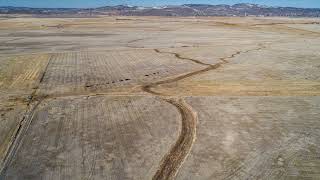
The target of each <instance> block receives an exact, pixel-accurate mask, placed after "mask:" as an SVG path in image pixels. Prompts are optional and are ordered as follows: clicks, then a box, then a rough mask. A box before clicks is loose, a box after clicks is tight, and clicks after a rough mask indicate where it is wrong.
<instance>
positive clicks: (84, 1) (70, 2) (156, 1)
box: [0, 0, 320, 8]
mask: <svg viewBox="0 0 320 180" xmlns="http://www.w3.org/2000/svg"><path fill="white" fill-rule="evenodd" d="M236 3H255V4H263V5H269V6H290V7H305V8H320V0H171V1H170V0H0V6H20V7H21V6H23V7H66V8H70V7H77V8H91V7H101V6H107V5H119V4H126V5H138V6H159V5H179V4H236Z"/></svg>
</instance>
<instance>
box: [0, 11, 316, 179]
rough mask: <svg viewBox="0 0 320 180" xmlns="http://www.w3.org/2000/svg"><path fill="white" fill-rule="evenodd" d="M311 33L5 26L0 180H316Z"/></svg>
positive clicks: (1, 35) (132, 24) (280, 25)
mask: <svg viewBox="0 0 320 180" xmlns="http://www.w3.org/2000/svg"><path fill="white" fill-rule="evenodd" d="M319 22H320V20H319V19H307V18H306V19H302V18H300V19H294V18H254V17H248V18H244V17H242V18H238V17H232V18H226V17H210V18H206V17H202V18H200V17H199V18H192V17H188V18H182V17H181V18H178V17H174V18H166V17H104V16H101V17H95V18H32V17H22V16H21V17H18V18H5V17H4V18H1V21H0V42H1V43H0V171H1V172H0V179H10V180H11V179H17V180H18V179H19V180H20V179H30V180H31V179H32V180H34V179H68V180H69V179H121V180H122V179H137V180H141V179H155V180H158V179H159V180H160V179H190V180H191V179H276V180H278V179H320V141H319V139H320V118H319V117H320V51H319V50H320V25H319Z"/></svg>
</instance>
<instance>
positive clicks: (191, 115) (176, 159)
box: [142, 44, 266, 180]
mask: <svg viewBox="0 0 320 180" xmlns="http://www.w3.org/2000/svg"><path fill="white" fill-rule="evenodd" d="M263 48H266V47H265V46H264V45H262V44H259V47H258V48H255V49H250V50H247V51H237V52H236V53H234V54H232V55H230V56H227V57H222V58H220V59H219V60H220V61H221V62H219V63H216V64H207V63H203V62H201V61H200V60H196V59H192V58H186V57H182V55H180V54H178V53H174V52H162V51H160V50H158V49H155V50H154V51H156V52H157V53H167V54H173V55H174V56H175V57H177V58H178V59H181V60H188V61H192V62H194V63H197V64H200V65H205V66H207V67H206V68H204V69H201V70H197V71H193V72H190V73H186V74H183V75H179V76H177V77H174V78H171V79H166V80H161V81H157V82H154V83H151V84H147V85H144V86H142V90H143V91H144V92H147V93H149V94H151V95H154V96H160V98H161V99H162V100H164V101H166V102H168V103H170V104H172V105H174V106H175V107H176V108H177V109H178V110H179V112H180V114H181V121H182V127H181V131H180V135H179V138H178V140H177V141H176V143H175V144H174V145H173V147H172V148H171V149H170V151H169V152H168V154H166V155H165V156H164V158H163V159H162V161H161V163H160V165H159V168H158V170H157V172H156V173H155V175H154V176H153V178H152V179H153V180H167V179H174V178H175V177H176V175H177V173H178V170H179V168H180V167H181V166H182V164H183V162H184V160H185V159H186V158H187V156H188V154H189V153H190V151H191V148H192V145H193V143H194V141H195V139H196V126H197V125H196V124H197V115H196V113H195V112H194V111H193V110H192V108H191V107H190V106H189V105H188V104H187V103H186V102H185V101H184V99H182V98H180V99H178V100H175V99H169V98H165V96H168V95H166V94H163V93H159V92H156V91H154V90H152V88H156V87H158V86H159V85H162V84H168V83H173V82H177V81H180V80H182V79H185V78H188V77H192V76H195V75H199V74H201V73H204V72H208V71H211V70H214V69H217V68H219V67H221V66H222V65H223V64H226V63H229V61H228V59H232V58H234V57H236V56H238V55H240V54H243V53H248V52H251V51H258V50H261V49H263ZM161 96H162V97H161Z"/></svg>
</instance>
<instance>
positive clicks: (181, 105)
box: [153, 99, 197, 180]
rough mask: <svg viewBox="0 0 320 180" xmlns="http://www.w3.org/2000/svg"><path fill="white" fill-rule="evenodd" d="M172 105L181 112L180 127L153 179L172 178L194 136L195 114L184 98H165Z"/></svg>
mask: <svg viewBox="0 0 320 180" xmlns="http://www.w3.org/2000/svg"><path fill="white" fill-rule="evenodd" d="M165 101H167V102H168V103H170V104H172V105H174V106H175V107H176V108H177V109H178V110H179V112H180V114H181V121H182V127H181V132H180V135H179V138H178V140H177V142H176V143H175V144H174V145H173V147H172V148H171V150H170V151H169V153H168V154H167V155H166V156H165V157H164V158H163V159H162V161H161V165H160V167H159V169H158V171H157V172H156V174H155V175H154V177H153V180H160V179H173V178H174V177H175V176H176V174H177V173H178V170H179V168H180V167H181V165H182V163H183V161H184V160H185V159H186V158H187V156H188V154H189V152H190V150H191V148H192V144H193V142H194V141H195V138H196V126H197V115H196V113H195V112H194V111H193V110H192V108H191V107H190V106H189V105H188V104H187V103H186V102H185V101H184V99H178V100H175V99H165Z"/></svg>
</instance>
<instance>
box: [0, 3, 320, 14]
mask: <svg viewBox="0 0 320 180" xmlns="http://www.w3.org/2000/svg"><path fill="white" fill-rule="evenodd" d="M0 14H35V15H46V16H50V15H52V16H55V15H82V16H91V15H117V16H289V17H320V8H294V7H270V6H263V5H258V4H249V3H241V4H234V5H225V4H221V5H209V4H184V5H177V6H157V7H140V6H128V5H118V6H105V7H99V8H91V9H79V8H28V7H0Z"/></svg>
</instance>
